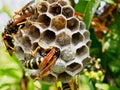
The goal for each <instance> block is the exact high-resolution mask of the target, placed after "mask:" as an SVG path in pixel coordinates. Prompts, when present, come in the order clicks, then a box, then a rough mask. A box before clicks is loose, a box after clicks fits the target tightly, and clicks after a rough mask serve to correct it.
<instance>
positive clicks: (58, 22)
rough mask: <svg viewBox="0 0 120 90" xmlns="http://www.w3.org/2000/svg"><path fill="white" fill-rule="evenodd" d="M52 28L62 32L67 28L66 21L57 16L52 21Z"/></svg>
mask: <svg viewBox="0 0 120 90" xmlns="http://www.w3.org/2000/svg"><path fill="white" fill-rule="evenodd" d="M51 23H52V24H51V27H52V28H53V29H55V30H61V29H63V28H65V25H66V20H65V18H64V17H63V16H56V17H55V18H53V19H52V22H51Z"/></svg>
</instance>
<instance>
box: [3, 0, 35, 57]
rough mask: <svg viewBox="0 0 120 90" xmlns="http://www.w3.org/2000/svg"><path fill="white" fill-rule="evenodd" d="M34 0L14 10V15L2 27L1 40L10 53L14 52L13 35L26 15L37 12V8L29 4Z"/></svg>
mask: <svg viewBox="0 0 120 90" xmlns="http://www.w3.org/2000/svg"><path fill="white" fill-rule="evenodd" d="M34 1H35V0H32V1H31V2H29V3H28V4H26V5H25V6H24V7H23V8H22V9H21V10H20V11H18V12H15V15H14V16H12V18H11V19H10V20H9V22H8V24H7V25H6V26H5V28H4V32H3V33H2V40H3V42H4V44H5V46H6V49H7V51H8V52H9V54H10V55H12V54H13V53H14V44H13V35H14V34H16V33H17V31H18V30H19V28H22V27H23V26H24V23H22V22H25V21H26V18H27V17H30V16H31V15H34V14H36V13H37V8H36V7H35V6H34V7H33V6H31V4H33V3H34Z"/></svg>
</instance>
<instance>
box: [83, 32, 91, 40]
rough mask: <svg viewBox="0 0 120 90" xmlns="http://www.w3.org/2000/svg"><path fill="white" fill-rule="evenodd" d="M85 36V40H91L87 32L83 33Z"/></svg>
mask: <svg viewBox="0 0 120 90" xmlns="http://www.w3.org/2000/svg"><path fill="white" fill-rule="evenodd" d="M83 35H84V37H85V39H89V38H90V33H89V31H87V30H86V31H85V32H84V33H83Z"/></svg>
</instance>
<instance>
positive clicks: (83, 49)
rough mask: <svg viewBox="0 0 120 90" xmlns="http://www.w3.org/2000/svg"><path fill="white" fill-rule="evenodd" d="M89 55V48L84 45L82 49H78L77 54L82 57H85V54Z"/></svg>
mask: <svg viewBox="0 0 120 90" xmlns="http://www.w3.org/2000/svg"><path fill="white" fill-rule="evenodd" d="M86 53H88V48H87V46H85V45H83V46H82V47H80V48H78V49H77V50H76V54H77V55H78V56H79V57H80V56H83V55H84V54H86Z"/></svg>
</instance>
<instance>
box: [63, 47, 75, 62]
mask: <svg viewBox="0 0 120 90" xmlns="http://www.w3.org/2000/svg"><path fill="white" fill-rule="evenodd" d="M75 55H76V52H75V49H74V48H73V47H68V48H66V49H64V50H63V51H62V52H61V58H62V59H63V60H64V61H66V62H68V61H71V60H74V59H75Z"/></svg>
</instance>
